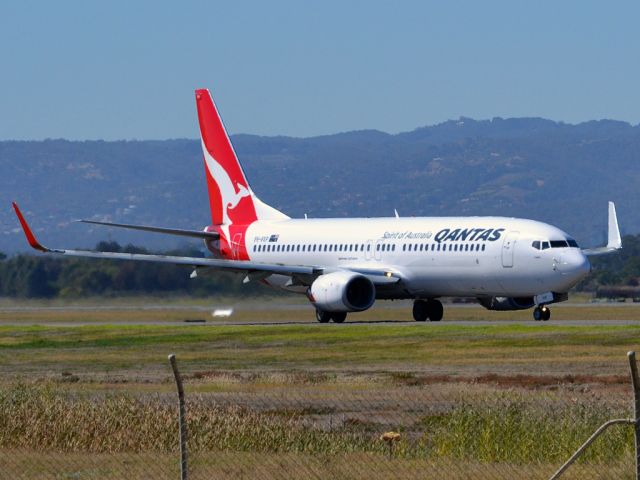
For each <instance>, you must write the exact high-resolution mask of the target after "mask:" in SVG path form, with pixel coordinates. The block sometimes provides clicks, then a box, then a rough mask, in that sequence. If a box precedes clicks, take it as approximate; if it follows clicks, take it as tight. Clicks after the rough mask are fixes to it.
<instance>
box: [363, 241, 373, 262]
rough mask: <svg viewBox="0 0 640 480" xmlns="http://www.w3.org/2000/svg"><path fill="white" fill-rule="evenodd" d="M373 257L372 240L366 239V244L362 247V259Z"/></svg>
mask: <svg viewBox="0 0 640 480" xmlns="http://www.w3.org/2000/svg"><path fill="white" fill-rule="evenodd" d="M372 257H373V240H367V244H366V245H365V247H364V259H365V260H371V258H372Z"/></svg>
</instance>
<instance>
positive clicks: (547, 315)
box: [541, 307, 551, 322]
mask: <svg viewBox="0 0 640 480" xmlns="http://www.w3.org/2000/svg"><path fill="white" fill-rule="evenodd" d="M541 310H542V312H541V313H542V320H543V321H544V322H546V321H547V320H549V319H550V318H551V310H550V309H549V308H547V307H542V309H541Z"/></svg>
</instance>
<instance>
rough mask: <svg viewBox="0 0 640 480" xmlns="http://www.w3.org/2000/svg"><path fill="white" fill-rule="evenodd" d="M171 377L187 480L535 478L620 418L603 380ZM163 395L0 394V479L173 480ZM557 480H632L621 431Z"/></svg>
mask: <svg viewBox="0 0 640 480" xmlns="http://www.w3.org/2000/svg"><path fill="white" fill-rule="evenodd" d="M182 375H183V378H184V383H185V392H186V408H187V431H188V449H189V478H191V479H205V478H206V479H215V478H230V477H231V478H240V479H242V478H246V479H253V478H261V479H276V478H277V479H282V478H287V479H308V478H318V479H326V478H333V479H354V480H355V479H376V478H380V479H382V478H384V479H388V478H409V479H414V478H415V479H418V478H419V479H424V478H448V479H449V478H450V479H463V478H464V479H467V478H477V479H513V478H519V479H520V478H521V479H546V478H549V477H550V476H551V475H552V474H553V473H554V472H555V471H556V470H557V468H558V467H559V466H560V465H561V464H562V463H563V462H564V461H565V460H566V459H567V458H568V457H569V456H570V455H571V454H572V453H573V451H575V449H576V448H577V447H578V446H580V444H581V443H582V442H583V441H584V440H586V439H587V438H588V437H589V435H591V433H593V431H594V430H595V429H596V428H598V427H599V426H600V425H601V424H602V423H604V422H605V421H607V420H609V419H612V418H632V417H633V411H632V400H631V389H630V387H629V382H628V380H626V379H624V378H618V377H609V376H602V377H598V376H597V375H593V376H590V377H589V378H582V379H579V378H578V379H577V378H574V377H563V378H560V379H556V380H555V381H550V380H548V379H545V378H544V377H539V378H536V377H535V376H534V377H532V376H526V377H525V376H513V377H509V376H493V375H485V376H478V377H472V378H468V377H467V378H463V377H459V378H458V377H450V376H442V375H440V376H438V375H421V374H420V373H419V372H401V371H397V372H394V371H381V372H375V371H367V372H350V373H344V372H327V371H278V370H275V369H266V368H265V369H264V370H260V371H251V372H236V371H221V370H207V371H203V370H197V369H195V368H193V367H187V368H186V369H185V370H184V371H183V372H182ZM170 387H172V378H171V374H170V373H169V372H168V373H167V379H166V382H165V383H163V384H161V385H155V384H154V385H150V386H149V388H148V389H144V390H140V389H138V390H137V391H134V392H127V391H126V389H118V390H117V391H116V390H109V389H106V391H105V392H96V391H94V390H91V391H86V392H85V391H83V390H82V388H81V387H78V388H69V386H68V385H65V384H59V383H42V382H38V383H24V382H22V383H16V384H14V385H11V386H10V387H7V388H4V389H3V390H2V391H1V392H0V478H17V479H40V478H79V479H85V478H88V479H93V478H127V479H147V478H154V479H165V478H166V479H177V478H180V453H179V435H178V407H177V399H176V395H175V393H174V392H173V391H172V390H171V388H170ZM385 434H386V435H385ZM396 434H397V435H396ZM562 478H567V479H577V478H580V479H585V478H587V479H614V478H615V479H626V478H628V479H631V478H635V450H634V437H633V428H631V427H629V426H626V425H625V426H616V427H613V428H612V429H610V430H608V431H607V432H606V433H605V434H604V435H603V436H602V437H600V438H599V439H598V440H596V441H595V443H594V444H593V445H592V446H591V447H590V448H589V449H588V450H587V451H586V453H585V455H584V456H582V457H581V458H580V459H579V460H578V462H577V463H576V464H575V465H573V466H572V467H571V468H570V469H569V470H568V471H567V473H566V474H565V475H564V476H563V477H562Z"/></svg>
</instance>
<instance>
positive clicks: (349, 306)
mask: <svg viewBox="0 0 640 480" xmlns="http://www.w3.org/2000/svg"><path fill="white" fill-rule="evenodd" d="M308 295H309V300H311V302H312V303H313V304H314V305H315V306H316V307H318V308H319V309H321V310H324V311H326V312H361V311H363V310H366V309H367V308H370V307H371V305H373V302H375V300H376V287H375V286H374V285H373V283H372V282H371V280H369V279H368V278H367V277H365V276H364V275H360V274H359V273H353V272H333V273H327V274H325V275H320V276H319V277H318V278H316V280H315V281H314V282H313V283H312V284H311V287H310V288H309V291H308Z"/></svg>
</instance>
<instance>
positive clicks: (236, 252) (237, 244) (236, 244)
mask: <svg viewBox="0 0 640 480" xmlns="http://www.w3.org/2000/svg"><path fill="white" fill-rule="evenodd" d="M241 246H242V234H241V233H236V234H235V235H234V236H233V241H232V242H231V250H232V252H233V258H234V259H235V260H238V259H240V248H241Z"/></svg>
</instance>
